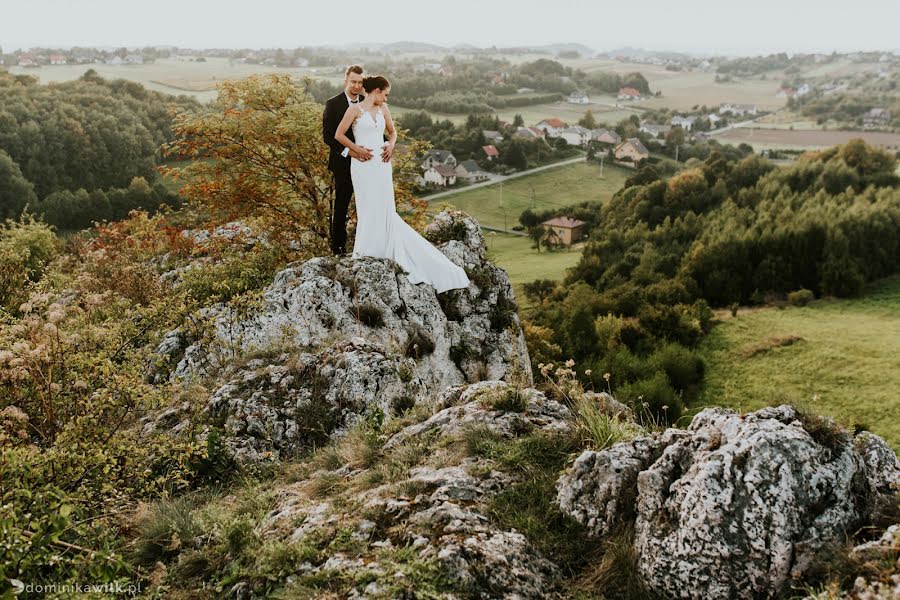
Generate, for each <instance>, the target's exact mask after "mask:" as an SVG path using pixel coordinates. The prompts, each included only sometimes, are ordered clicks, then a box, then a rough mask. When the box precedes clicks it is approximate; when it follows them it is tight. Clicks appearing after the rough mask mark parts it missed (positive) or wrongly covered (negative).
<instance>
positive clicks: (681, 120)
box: [669, 117, 697, 131]
mask: <svg viewBox="0 0 900 600" xmlns="http://www.w3.org/2000/svg"><path fill="white" fill-rule="evenodd" d="M696 121H697V117H672V120H671V121H669V124H670V125H671V126H672V127H681V128H682V129H684V130H685V131H690V130H691V129H693V127H694V123H695V122H696Z"/></svg>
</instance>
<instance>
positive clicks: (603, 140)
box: [591, 128, 622, 146]
mask: <svg viewBox="0 0 900 600" xmlns="http://www.w3.org/2000/svg"><path fill="white" fill-rule="evenodd" d="M591 139H592V140H593V141H594V142H596V143H598V144H600V145H606V146H615V145H616V144H618V143H620V142H621V141H622V136H620V135H619V134H618V133H616V132H615V131H613V130H611V129H602V128H601V129H594V130H593V131H591Z"/></svg>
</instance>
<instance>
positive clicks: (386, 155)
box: [381, 142, 394, 162]
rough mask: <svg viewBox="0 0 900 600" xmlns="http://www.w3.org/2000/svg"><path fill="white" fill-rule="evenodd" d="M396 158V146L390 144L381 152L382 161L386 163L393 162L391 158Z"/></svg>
mask: <svg viewBox="0 0 900 600" xmlns="http://www.w3.org/2000/svg"><path fill="white" fill-rule="evenodd" d="M392 156H394V144H393V143H391V142H388V143H387V144H385V145H384V148H383V149H382V150H381V160H382V161H384V162H388V161H390V160H391V157H392Z"/></svg>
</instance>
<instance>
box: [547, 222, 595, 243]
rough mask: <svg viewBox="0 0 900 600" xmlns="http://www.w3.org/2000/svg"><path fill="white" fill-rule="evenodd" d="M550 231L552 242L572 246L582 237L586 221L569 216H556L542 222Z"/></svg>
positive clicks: (549, 235)
mask: <svg viewBox="0 0 900 600" xmlns="http://www.w3.org/2000/svg"><path fill="white" fill-rule="evenodd" d="M541 225H543V226H544V229H546V230H547V231H548V237H549V238H550V240H551V243H554V244H561V245H563V246H571V245H572V244H574V243H575V242H577V241H578V240H580V239H581V237H582V231H583V229H584V221H579V220H578V219H572V218H569V217H554V218H552V219H548V220H546V221H544V222H543V223H541Z"/></svg>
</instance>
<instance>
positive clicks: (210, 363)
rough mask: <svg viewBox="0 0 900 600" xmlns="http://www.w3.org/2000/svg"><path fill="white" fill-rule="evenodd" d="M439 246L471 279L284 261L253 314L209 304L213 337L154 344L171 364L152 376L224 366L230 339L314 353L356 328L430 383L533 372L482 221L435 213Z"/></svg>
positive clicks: (381, 265) (232, 346)
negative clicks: (448, 280) (427, 280)
mask: <svg viewBox="0 0 900 600" xmlns="http://www.w3.org/2000/svg"><path fill="white" fill-rule="evenodd" d="M426 235H427V236H428V237H430V238H431V239H432V240H433V241H434V242H435V243H436V244H437V246H438V248H439V249H440V250H441V251H442V252H443V253H444V254H446V255H447V256H448V257H449V258H450V259H451V260H453V261H454V262H455V263H456V264H458V265H460V266H462V267H464V268H465V269H466V271H467V273H468V274H469V277H470V279H471V284H470V285H469V287H468V288H466V289H462V290H451V291H449V292H446V293H443V294H440V295H438V294H436V293H435V291H434V288H432V287H431V286H429V285H427V284H418V285H413V284H411V283H410V282H409V280H408V279H407V277H406V274H405V273H404V272H403V271H402V269H401V268H400V267H399V266H398V265H397V264H396V263H394V262H393V261H390V260H387V259H376V258H362V259H352V258H349V257H342V258H335V257H318V258H314V259H311V260H309V261H307V262H305V263H303V264H298V265H292V266H290V267H288V268H287V269H285V270H283V271H281V272H280V273H279V274H278V275H277V276H276V277H275V280H274V281H273V282H272V284H271V285H270V286H269V287H268V288H267V289H266V290H265V292H264V294H263V302H262V306H261V307H259V308H258V309H257V310H255V311H253V313H252V314H251V315H249V316H244V315H242V314H239V313H237V312H236V311H234V310H232V309H229V308H227V307H222V306H220V307H216V308H213V309H211V310H210V311H209V312H208V313H207V314H206V317H208V318H209V319H210V320H211V321H212V323H213V327H214V335H213V342H212V343H210V342H200V341H195V340H192V339H190V336H189V335H188V334H187V332H185V331H182V330H176V331H173V332H171V333H170V334H169V335H168V336H166V339H165V340H164V341H163V343H162V344H161V345H160V347H159V348H158V350H157V353H158V354H159V355H160V356H161V358H162V360H161V361H160V362H163V363H166V364H168V365H169V370H168V371H160V372H159V373H157V378H165V377H169V378H172V379H182V380H187V379H190V378H192V377H194V376H196V374H197V373H198V372H199V373H203V372H207V373H208V372H210V371H212V370H214V369H217V368H220V367H222V366H223V365H224V363H225V362H226V361H224V360H223V359H222V358H221V355H222V354H223V352H222V350H223V349H226V350H227V352H226V353H225V354H227V355H228V356H229V360H230V357H231V356H233V354H234V353H235V352H238V353H247V352H254V351H265V350H267V349H269V348H272V347H275V346H291V347H294V348H298V349H300V350H302V351H305V352H308V353H315V352H317V351H319V350H321V348H322V347H324V346H328V345H330V344H332V343H334V342H337V341H341V340H346V339H350V338H353V337H359V338H363V339H365V340H367V341H368V342H371V343H374V344H378V345H380V346H381V347H383V348H384V349H385V352H386V353H387V354H388V355H391V356H405V357H411V358H414V359H415V360H416V364H417V365H418V371H420V372H421V377H422V382H423V384H424V385H425V386H426V387H427V388H428V389H431V390H440V389H443V388H445V387H447V386H449V385H456V384H461V383H466V382H475V381H480V380H487V379H504V378H508V377H509V376H510V374H511V372H512V371H518V372H520V373H521V374H523V376H524V377H525V378H526V379H527V380H529V381H530V378H531V368H530V363H529V360H528V350H527V348H526V346H525V338H524V335H523V333H522V330H521V327H520V325H519V317H518V314H517V312H516V304H515V296H514V293H513V289H512V286H511V285H510V282H509V278H508V276H507V275H506V272H505V271H503V270H502V269H499V268H498V267H496V266H494V265H493V264H492V263H490V262H489V261H487V260H486V259H485V246H484V237H483V236H482V234H481V229H480V227H479V226H478V223H477V222H476V221H475V220H473V219H472V218H470V217H468V216H466V215H464V214H463V213H458V212H454V213H446V212H445V213H441V214H439V215H437V216H436V217H435V219H434V220H433V222H432V223H431V224H429V226H428V227H427V229H426Z"/></svg>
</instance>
